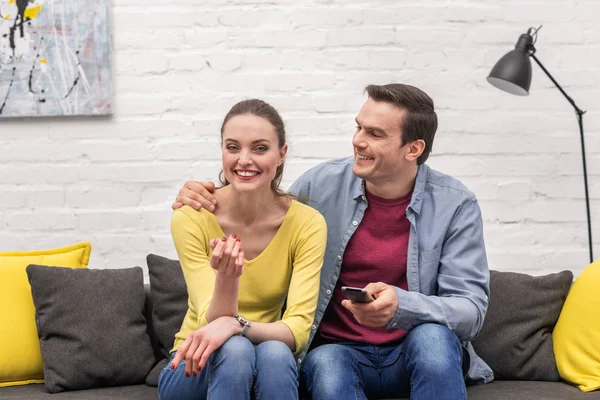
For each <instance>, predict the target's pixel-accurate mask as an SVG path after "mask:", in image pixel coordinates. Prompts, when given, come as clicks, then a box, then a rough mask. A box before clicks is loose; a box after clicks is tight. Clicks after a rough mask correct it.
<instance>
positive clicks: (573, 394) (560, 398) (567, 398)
mask: <svg viewBox="0 0 600 400" xmlns="http://www.w3.org/2000/svg"><path fill="white" fill-rule="evenodd" d="M467 395H468V396H469V400H600V391H598V392H591V393H583V392H581V391H580V390H579V389H577V388H576V387H573V386H570V385H568V384H566V383H561V382H528V381H493V382H492V383H489V384H487V385H479V386H470V387H468V388H467Z"/></svg>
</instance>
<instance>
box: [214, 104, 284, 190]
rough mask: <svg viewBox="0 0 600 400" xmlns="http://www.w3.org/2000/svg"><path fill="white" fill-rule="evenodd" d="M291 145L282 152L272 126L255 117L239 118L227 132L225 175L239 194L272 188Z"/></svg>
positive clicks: (224, 153)
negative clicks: (240, 192) (272, 182)
mask: <svg viewBox="0 0 600 400" xmlns="http://www.w3.org/2000/svg"><path fill="white" fill-rule="evenodd" d="M286 151H287V145H284V146H283V148H282V149H280V148H279V141H278V140H277V133H276V132H275V128H274V127H273V125H271V123H270V122H269V121H268V120H266V119H264V118H262V117H257V116H256V115H252V114H243V115H236V116H235V117H233V118H231V119H230V120H229V121H227V123H226V124H225V127H224V128H223V147H222V153H223V174H224V175H225V179H227V181H229V183H230V184H231V185H233V187H234V188H235V189H236V190H239V191H246V192H247V191H252V190H257V189H261V188H265V187H270V185H271V181H272V180H273V178H275V174H276V172H277V167H278V166H280V165H281V164H282V163H283V160H284V157H285V153H286Z"/></svg>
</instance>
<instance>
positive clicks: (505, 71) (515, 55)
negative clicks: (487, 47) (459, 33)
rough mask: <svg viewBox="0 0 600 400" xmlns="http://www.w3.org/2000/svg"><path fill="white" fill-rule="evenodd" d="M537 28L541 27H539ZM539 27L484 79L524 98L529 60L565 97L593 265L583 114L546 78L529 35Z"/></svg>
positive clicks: (527, 83) (531, 36)
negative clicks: (575, 134)
mask: <svg viewBox="0 0 600 400" xmlns="http://www.w3.org/2000/svg"><path fill="white" fill-rule="evenodd" d="M540 28H541V26H540ZM540 28H537V29H535V28H529V29H528V30H527V33H524V34H522V35H521V36H520V37H519V40H518V42H517V44H516V46H515V49H514V50H512V51H510V52H509V53H507V54H506V55H504V56H503V57H502V58H501V59H500V60H499V61H498V62H497V63H496V65H494V68H492V71H491V72H490V75H489V76H488V78H487V80H488V82H489V83H490V84H492V85H493V86H495V87H497V88H498V89H501V90H504V91H506V92H508V93H511V94H516V95H520V96H526V95H528V94H529V87H530V86H531V61H530V60H529V58H530V57H531V58H533V60H534V61H535V62H536V63H537V65H539V66H540V68H541V69H542V71H544V73H545V74H546V75H547V76H548V78H550V80H551V81H552V83H554V86H556V87H557V88H558V90H560V92H561V93H562V94H563V96H565V98H566V99H567V100H568V101H569V103H571V105H572V106H573V108H574V109H575V114H576V115H577V121H578V123H579V137H580V138H581V157H582V161H583V183H584V186H585V206H586V211H587V228H588V245H589V252H590V263H592V262H594V253H593V241H592V219H591V215H590V194H589V189H588V179H587V165H586V159H585V141H584V135H583V114H585V111H583V110H581V109H580V108H579V107H577V104H575V102H574V101H573V99H572V98H570V97H569V95H568V94H567V93H566V92H565V91H564V89H563V88H562V87H561V86H560V85H559V84H558V82H556V79H554V77H552V75H550V73H549V72H548V70H547V69H546V68H545V67H544V66H543V65H542V63H541V62H540V60H538V58H537V57H536V56H535V52H536V49H535V46H534V43H535V41H534V39H533V36H534V35H535V36H536V40H537V32H538V31H539V30H540Z"/></svg>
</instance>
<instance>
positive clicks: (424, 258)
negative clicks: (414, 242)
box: [419, 246, 442, 265]
mask: <svg viewBox="0 0 600 400" xmlns="http://www.w3.org/2000/svg"><path fill="white" fill-rule="evenodd" d="M441 253H442V247H441V246H440V247H438V248H435V249H433V250H427V251H420V252H419V261H420V264H421V265H425V264H432V263H434V262H435V263H436V264H439V262H440V254H441Z"/></svg>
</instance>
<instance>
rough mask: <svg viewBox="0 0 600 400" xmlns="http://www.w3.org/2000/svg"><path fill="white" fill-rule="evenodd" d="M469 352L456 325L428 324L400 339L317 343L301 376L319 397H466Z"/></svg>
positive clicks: (346, 399) (315, 398)
mask: <svg viewBox="0 0 600 400" xmlns="http://www.w3.org/2000/svg"><path fill="white" fill-rule="evenodd" d="M463 357H468V355H467V354H466V353H463V347H462V345H461V344H460V342H459V340H458V338H457V337H456V335H455V334H454V333H453V332H452V331H450V330H449V329H448V328H446V327H445V326H442V325H437V324H424V325H420V326H418V327H416V328H415V329H413V330H412V331H410V332H409V334H408V335H407V336H406V337H405V338H404V341H403V342H402V343H400V344H398V345H392V346H385V345H383V346H373V345H369V344H364V343H356V342H345V343H339V344H326V345H322V346H320V347H317V348H316V349H314V350H312V351H310V352H309V353H308V356H307V357H306V358H305V360H304V361H303V362H302V367H301V371H300V377H301V381H302V384H303V385H304V386H305V388H306V389H307V390H308V391H309V392H310V393H311V395H312V399H313V400H323V399H344V400H350V399H357V400H358V399H360V400H362V399H377V398H397V397H400V396H402V397H408V396H410V398H411V399H413V400H417V399H424V400H438V399H448V400H450V399H452V400H454V399H461V400H463V399H466V398H467V389H466V387H465V381H464V376H465V375H466V372H467V370H466V368H467V365H468V362H465V363H463ZM463 364H464V365H465V366H464V367H463Z"/></svg>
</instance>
